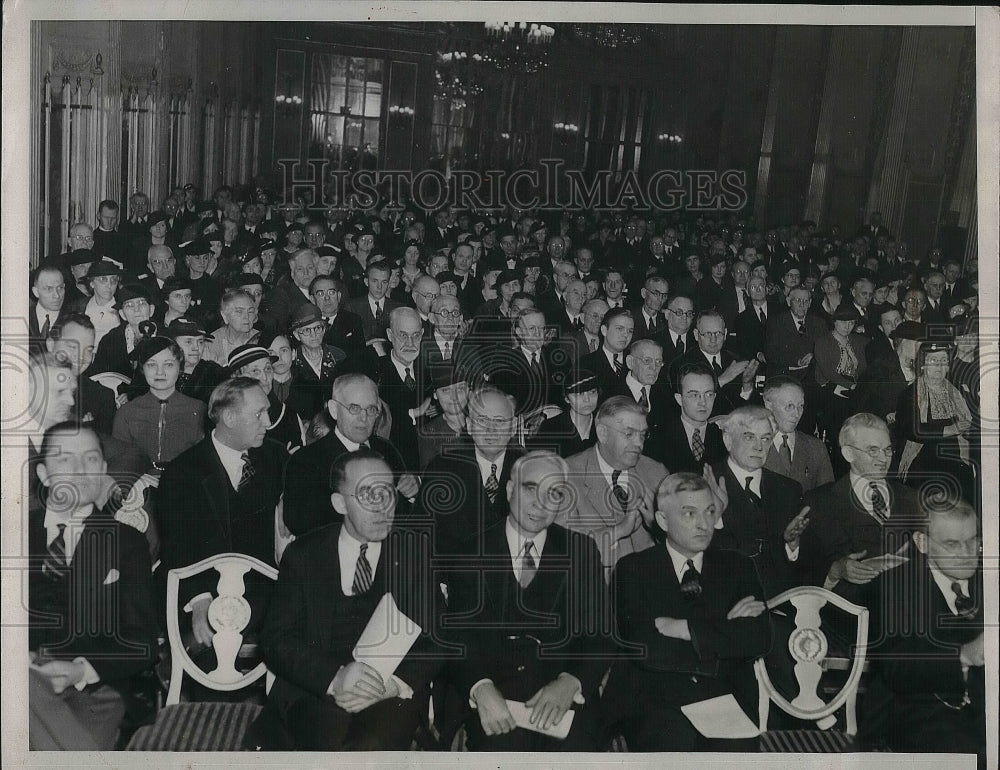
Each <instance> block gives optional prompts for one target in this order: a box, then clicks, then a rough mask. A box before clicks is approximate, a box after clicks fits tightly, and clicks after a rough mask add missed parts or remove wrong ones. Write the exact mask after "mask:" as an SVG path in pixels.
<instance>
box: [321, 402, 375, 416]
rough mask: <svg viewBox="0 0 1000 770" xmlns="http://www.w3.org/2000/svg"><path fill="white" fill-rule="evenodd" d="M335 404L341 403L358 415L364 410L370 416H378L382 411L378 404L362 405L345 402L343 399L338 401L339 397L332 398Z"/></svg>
mask: <svg viewBox="0 0 1000 770" xmlns="http://www.w3.org/2000/svg"><path fill="white" fill-rule="evenodd" d="M331 400H332V401H333V402H334V403H335V404H340V405H341V406H342V407H344V409H346V410H347V411H348V412H349V413H350V414H352V415H354V416H355V417H357V416H358V415H360V414H361V413H362V412H364V413H365V414H366V415H368V416H369V417H372V418H374V417H378V415H379V412H381V411H382V407H381V406H379V405H378V404H372V405H371V406H361V404H345V403H344V402H343V401H338V400H337V399H335V398H334V399H331Z"/></svg>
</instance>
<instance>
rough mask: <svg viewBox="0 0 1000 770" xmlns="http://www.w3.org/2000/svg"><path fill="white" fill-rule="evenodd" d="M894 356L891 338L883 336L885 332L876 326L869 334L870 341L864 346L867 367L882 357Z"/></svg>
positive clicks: (894, 350)
mask: <svg viewBox="0 0 1000 770" xmlns="http://www.w3.org/2000/svg"><path fill="white" fill-rule="evenodd" d="M889 356H892V357H893V358H895V357H896V349H895V348H894V347H893V345H892V340H890V339H889V338H888V337H886V336H885V332H883V331H882V330H881V329H879V328H877V327H876V329H875V331H874V332H873V333H872V335H871V342H869V343H868V345H866V346H865V362H866V363H867V364H868V368H871V366H872V365H873V364H874V363H875V362H876V361H878V360H879V359H882V358H888V357H889Z"/></svg>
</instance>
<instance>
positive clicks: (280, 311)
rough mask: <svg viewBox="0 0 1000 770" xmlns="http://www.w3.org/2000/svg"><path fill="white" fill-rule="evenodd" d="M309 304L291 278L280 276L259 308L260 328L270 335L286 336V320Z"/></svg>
mask: <svg viewBox="0 0 1000 770" xmlns="http://www.w3.org/2000/svg"><path fill="white" fill-rule="evenodd" d="M308 302H309V300H308V299H307V298H306V296H305V295H304V294H303V293H302V291H301V290H300V289H299V287H298V286H296V285H295V283H294V282H293V281H292V278H291V276H289V275H285V276H282V277H281V278H280V279H279V280H278V282H277V283H276V284H275V286H274V288H273V289H271V290H270V291H268V292H267V294H266V295H265V296H264V299H263V302H262V303H261V307H260V323H259V324H258V325H259V326H260V328H261V329H262V330H264V331H266V332H270V333H272V334H286V333H287V332H288V319H289V318H291V316H292V313H293V312H294V311H295V309H296V308H298V307H299V306H301V305H305V304H307V303H308Z"/></svg>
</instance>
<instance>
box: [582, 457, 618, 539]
mask: <svg viewBox="0 0 1000 770" xmlns="http://www.w3.org/2000/svg"><path fill="white" fill-rule="evenodd" d="M588 452H589V454H588V455H587V467H586V468H585V469H584V473H583V488H584V489H585V490H587V494H586V497H587V499H588V500H591V501H593V500H598V501H601V500H605V499H607V494H604V493H610V492H611V490H610V489H609V488H608V483H607V480H606V479H605V478H604V474H603V473H601V466H600V464H599V463H598V462H597V448H596V447H591V448H590V449H589V450H588ZM592 480H593V483H591V481H592ZM595 495H596V496H595ZM594 510H596V511H597V515H598V516H600V517H601V520H602V521H603V522H604V523H605V524H609V525H610V524H614V523H615V522H614V517H612V516H610V515H609V512H608V511H606V510H605V509H604V506H603V505H594Z"/></svg>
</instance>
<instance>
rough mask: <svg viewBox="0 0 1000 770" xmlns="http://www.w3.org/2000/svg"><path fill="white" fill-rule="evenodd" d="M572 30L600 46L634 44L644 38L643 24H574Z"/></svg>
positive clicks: (611, 46)
mask: <svg viewBox="0 0 1000 770" xmlns="http://www.w3.org/2000/svg"><path fill="white" fill-rule="evenodd" d="M571 29H572V32H573V34H574V35H576V36H577V37H578V38H580V39H581V40H584V41H586V42H588V43H592V44H594V45H596V46H599V47H600V48H621V47H623V46H633V45H635V44H636V43H638V42H639V40H640V39H641V38H642V31H643V30H642V25H641V24H574V25H573V26H572V27H571Z"/></svg>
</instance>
